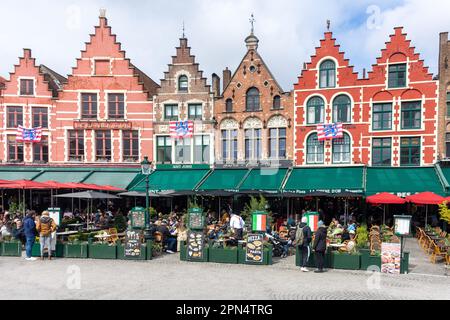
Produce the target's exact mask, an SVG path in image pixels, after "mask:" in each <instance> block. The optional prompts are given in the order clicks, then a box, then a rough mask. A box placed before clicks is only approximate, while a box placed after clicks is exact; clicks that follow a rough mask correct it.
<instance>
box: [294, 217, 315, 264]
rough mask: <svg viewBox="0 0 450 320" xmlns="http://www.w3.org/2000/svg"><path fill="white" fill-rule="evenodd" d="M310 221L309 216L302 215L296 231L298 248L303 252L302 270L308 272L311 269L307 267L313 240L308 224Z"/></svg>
mask: <svg viewBox="0 0 450 320" xmlns="http://www.w3.org/2000/svg"><path fill="white" fill-rule="evenodd" d="M307 222H308V218H306V217H302V220H301V222H300V223H299V224H298V226H297V231H296V233H295V245H296V246H297V247H298V250H299V251H300V252H301V253H302V265H301V268H300V270H302V271H303V272H308V271H309V270H308V269H307V268H306V265H307V264H308V260H309V256H310V254H311V252H310V244H311V240H312V233H311V228H310V227H309V226H308V225H307V224H306V223H307Z"/></svg>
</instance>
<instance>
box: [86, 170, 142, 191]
mask: <svg viewBox="0 0 450 320" xmlns="http://www.w3.org/2000/svg"><path fill="white" fill-rule="evenodd" d="M138 172H139V171H138V170H136V171H134V172H103V171H96V172H94V173H92V174H91V175H90V176H89V177H88V178H87V179H86V180H84V181H83V183H93V184H98V185H101V186H113V187H117V188H122V189H126V188H127V187H128V185H130V183H131V181H133V180H134V178H135V177H136V175H137V174H138Z"/></svg>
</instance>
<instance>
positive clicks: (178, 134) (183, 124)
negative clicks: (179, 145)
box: [169, 120, 194, 139]
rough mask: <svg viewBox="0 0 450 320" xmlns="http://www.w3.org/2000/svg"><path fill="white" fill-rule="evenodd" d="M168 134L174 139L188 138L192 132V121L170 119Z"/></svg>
mask: <svg viewBox="0 0 450 320" xmlns="http://www.w3.org/2000/svg"><path fill="white" fill-rule="evenodd" d="M169 132H170V136H171V137H172V138H175V139H182V138H190V137H192V135H193V134H194V122H193V121H188V120H186V121H170V122H169Z"/></svg>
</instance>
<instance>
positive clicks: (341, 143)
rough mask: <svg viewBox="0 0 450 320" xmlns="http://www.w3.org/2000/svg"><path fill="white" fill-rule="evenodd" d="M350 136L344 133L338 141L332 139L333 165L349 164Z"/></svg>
mask: <svg viewBox="0 0 450 320" xmlns="http://www.w3.org/2000/svg"><path fill="white" fill-rule="evenodd" d="M350 150H351V147H350V136H349V135H348V134H347V133H345V132H344V136H343V137H342V138H340V139H333V163H350V154H351V151H350Z"/></svg>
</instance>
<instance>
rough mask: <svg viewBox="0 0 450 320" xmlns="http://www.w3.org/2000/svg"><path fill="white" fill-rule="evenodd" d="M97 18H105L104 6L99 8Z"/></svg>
mask: <svg viewBox="0 0 450 320" xmlns="http://www.w3.org/2000/svg"><path fill="white" fill-rule="evenodd" d="M99 18H106V9H105V8H100V15H99Z"/></svg>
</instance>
